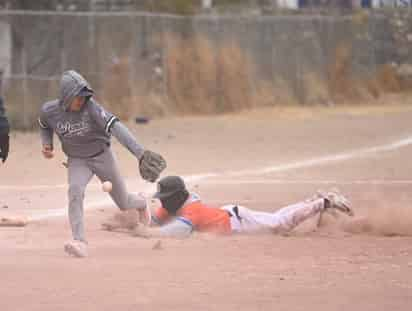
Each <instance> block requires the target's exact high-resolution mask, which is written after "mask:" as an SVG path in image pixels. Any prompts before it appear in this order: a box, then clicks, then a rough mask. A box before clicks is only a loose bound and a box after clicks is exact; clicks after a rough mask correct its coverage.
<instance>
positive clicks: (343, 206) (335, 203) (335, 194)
mask: <svg viewBox="0 0 412 311" xmlns="http://www.w3.org/2000/svg"><path fill="white" fill-rule="evenodd" d="M322 196H323V198H324V199H325V200H326V201H327V202H328V203H329V204H327V205H326V208H327V209H335V210H338V211H340V212H341V213H343V214H346V215H348V216H354V215H355V213H354V212H353V209H352V208H351V203H350V201H349V200H348V199H347V198H346V197H345V196H344V195H343V194H341V193H340V192H339V190H337V189H332V190H330V191H329V192H328V193H326V194H322Z"/></svg>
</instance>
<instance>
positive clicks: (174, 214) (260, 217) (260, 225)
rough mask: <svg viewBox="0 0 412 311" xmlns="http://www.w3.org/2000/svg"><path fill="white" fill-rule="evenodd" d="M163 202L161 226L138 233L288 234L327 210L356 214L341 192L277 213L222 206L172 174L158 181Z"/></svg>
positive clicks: (158, 214)
mask: <svg viewBox="0 0 412 311" xmlns="http://www.w3.org/2000/svg"><path fill="white" fill-rule="evenodd" d="M154 197H155V198H157V199H159V200H160V202H161V207H159V208H158V209H157V210H156V211H155V213H154V214H153V216H152V222H153V223H155V224H158V225H160V226H159V227H157V228H151V227H147V226H144V225H138V226H136V227H135V228H134V229H133V230H132V234H133V235H134V236H139V237H144V238H150V237H170V238H185V237H188V236H190V234H191V233H192V232H193V231H200V232H213V233H222V234H230V233H250V232H258V231H271V232H274V233H287V232H289V231H291V230H292V229H294V228H295V227H296V226H298V225H299V224H301V223H302V222H304V221H305V220H307V219H309V218H311V217H314V216H316V215H320V214H322V213H323V212H325V211H329V210H337V211H340V212H342V213H344V214H346V215H349V216H353V211H352V209H351V207H350V203H349V201H348V200H347V198H345V196H343V195H342V194H340V193H339V192H337V191H330V192H328V193H318V194H316V195H315V196H314V197H313V198H311V199H308V200H306V201H303V202H299V203H296V204H293V205H290V206H287V207H284V208H282V209H280V210H278V211H276V212H274V213H267V212H260V211H253V210H251V209H248V208H246V207H244V206H240V205H235V204H231V205H225V206H222V207H220V208H214V207H210V206H208V205H206V204H204V203H203V202H202V201H201V200H200V199H199V197H198V196H197V195H195V194H193V193H189V191H188V190H187V188H186V186H185V183H184V181H183V179H182V178H180V177H178V176H168V177H165V178H163V179H161V180H160V181H159V182H158V191H157V192H156V193H155V195H154ZM121 226H122V224H121V223H120V222H117V223H116V222H112V223H105V224H103V229H106V230H109V231H110V230H116V229H120V228H121Z"/></svg>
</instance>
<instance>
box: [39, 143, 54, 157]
mask: <svg viewBox="0 0 412 311" xmlns="http://www.w3.org/2000/svg"><path fill="white" fill-rule="evenodd" d="M41 152H42V153H43V156H44V157H45V158H46V159H51V158H53V157H54V152H53V147H52V146H50V145H43V149H42V151H41Z"/></svg>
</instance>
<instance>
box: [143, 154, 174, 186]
mask: <svg viewBox="0 0 412 311" xmlns="http://www.w3.org/2000/svg"><path fill="white" fill-rule="evenodd" d="M166 166H167V164H166V160H165V159H164V158H163V157H162V156H161V155H160V154H157V153H155V152H153V151H149V150H145V151H144V152H143V155H142V157H141V158H140V162H139V171H140V175H141V176H142V178H143V179H144V180H147V181H149V182H155V181H156V180H157V179H158V178H159V176H160V173H161V172H162V171H163V170H164V169H165V168H166Z"/></svg>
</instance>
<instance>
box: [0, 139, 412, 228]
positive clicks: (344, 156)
mask: <svg viewBox="0 0 412 311" xmlns="http://www.w3.org/2000/svg"><path fill="white" fill-rule="evenodd" d="M409 145H412V136H409V137H407V138H405V139H400V140H397V141H395V142H392V143H389V144H386V145H380V146H375V147H369V148H362V149H358V150H353V151H349V152H344V153H338V154H335V155H329V156H324V157H319V158H313V159H309V160H303V161H297V162H293V163H287V164H283V165H275V166H268V167H263V168H260V169H256V170H250V169H249V170H239V171H228V172H222V173H206V174H198V175H190V176H183V178H184V179H185V180H186V181H187V182H188V183H193V182H199V181H201V180H205V179H209V178H214V177H223V176H227V177H236V176H246V175H263V174H268V173H274V172H284V171H289V170H293V169H299V168H307V167H313V166H317V165H322V164H327V163H332V162H339V161H345V160H350V159H355V158H361V157H366V156H370V155H374V154H377V153H381V152H390V151H395V150H397V149H400V148H403V147H407V146H409ZM246 182H249V183H250V181H246ZM246 182H245V183H246ZM262 182H263V180H262ZM265 182H267V183H268V182H270V181H265ZM272 182H276V181H272ZM282 182H283V183H284V182H285V181H282ZM239 183H240V181H239ZM279 183H280V182H279ZM311 183H313V181H311ZM7 187H12V186H1V187H0V190H2V189H10V188H7ZM29 187H30V186H29ZM29 187H21V188H19V189H20V190H23V189H51V188H56V187H66V185H53V186H49V185H42V186H32V187H31V188H29ZM145 188H147V189H141V190H148V189H149V187H145ZM150 188H152V187H150ZM14 189H17V188H14ZM107 204H111V201H110V200H109V199H107V200H102V201H95V202H92V203H88V204H87V209H96V208H98V207H101V206H102V205H107ZM66 213H67V210H66V209H65V208H64V209H53V210H49V211H47V212H46V213H42V214H38V215H33V216H32V217H31V218H32V219H34V220H37V219H46V218H50V217H56V216H63V215H66Z"/></svg>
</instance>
